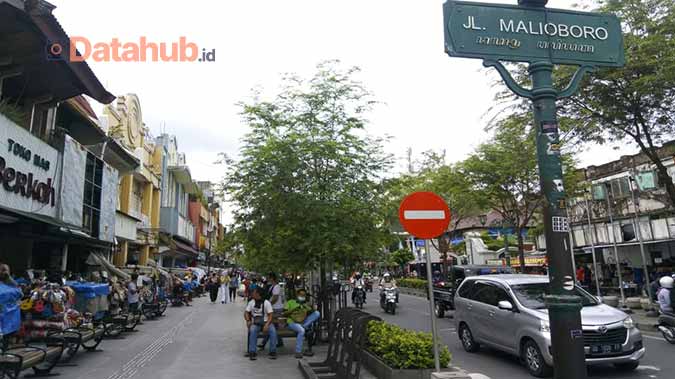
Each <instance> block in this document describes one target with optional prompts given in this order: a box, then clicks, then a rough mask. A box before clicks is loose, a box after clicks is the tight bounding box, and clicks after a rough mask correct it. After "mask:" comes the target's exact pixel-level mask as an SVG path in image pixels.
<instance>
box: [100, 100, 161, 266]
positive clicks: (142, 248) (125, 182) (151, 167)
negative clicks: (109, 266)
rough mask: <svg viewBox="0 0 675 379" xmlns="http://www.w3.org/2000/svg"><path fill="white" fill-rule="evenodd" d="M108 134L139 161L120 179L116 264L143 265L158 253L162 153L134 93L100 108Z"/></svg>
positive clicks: (114, 260)
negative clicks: (146, 123)
mask: <svg viewBox="0 0 675 379" xmlns="http://www.w3.org/2000/svg"><path fill="white" fill-rule="evenodd" d="M104 118H105V119H106V121H107V127H108V135H109V136H111V137H112V138H114V139H115V140H117V141H118V142H119V143H121V144H122V145H123V146H124V147H126V148H127V149H128V150H130V151H131V152H133V154H134V155H135V156H136V158H138V159H139V160H140V162H141V164H140V166H139V167H138V168H137V169H136V170H135V171H134V172H133V173H132V174H130V175H126V176H123V177H121V178H120V183H119V202H118V207H117V218H116V220H115V221H116V222H115V226H116V233H115V234H116V236H115V237H116V240H117V251H116V253H115V256H114V259H113V262H114V263H115V265H117V266H124V265H126V264H130V263H135V264H140V265H145V264H147V262H148V259H149V258H151V257H153V256H154V255H155V254H158V230H159V214H160V200H161V190H160V188H161V175H162V153H161V150H160V149H158V148H157V147H156V145H155V143H154V140H153V138H152V137H151V136H150V132H149V130H148V128H146V127H145V124H144V123H143V114H142V112H141V106H140V102H139V100H138V96H136V95H134V94H127V95H125V96H120V97H118V98H117V101H115V102H114V103H112V104H110V105H108V106H106V107H105V109H104Z"/></svg>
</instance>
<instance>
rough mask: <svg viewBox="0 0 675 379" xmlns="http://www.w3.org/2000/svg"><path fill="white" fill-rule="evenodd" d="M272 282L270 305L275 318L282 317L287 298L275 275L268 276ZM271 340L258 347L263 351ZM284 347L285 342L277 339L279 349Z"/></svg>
mask: <svg viewBox="0 0 675 379" xmlns="http://www.w3.org/2000/svg"><path fill="white" fill-rule="evenodd" d="M268 278H269V281H270V287H269V288H270V289H269V298H270V303H271V304H272V311H273V312H274V317H282V316H283V315H284V304H285V303H286V296H285V295H284V291H283V289H282V288H281V286H280V285H279V280H278V279H277V275H276V274H275V273H270V274H269V275H268ZM268 340H269V338H265V339H263V341H262V343H261V344H260V345H259V346H258V347H259V348H261V349H264V348H265V345H266V344H267V341H268ZM282 346H284V342H283V340H282V339H281V338H278V339H277V347H282Z"/></svg>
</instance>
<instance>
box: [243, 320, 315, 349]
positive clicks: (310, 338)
mask: <svg viewBox="0 0 675 379" xmlns="http://www.w3.org/2000/svg"><path fill="white" fill-rule="evenodd" d="M318 325H319V320H317V321H315V322H313V323H312V325H311V326H310V328H309V329H307V330H305V341H306V342H307V351H305V354H306V355H308V356H312V355H314V353H313V352H312V347H313V346H314V345H316V341H317V340H318V329H319V328H318ZM274 326H275V328H276V329H277V337H278V338H296V337H297V333H296V332H295V331H294V330H292V329H289V328H288V326H284V327H279V326H278V324H277V323H275V325H274ZM246 335H247V337H246V349H245V350H246V352H247V355H248V344H249V341H250V340H249V335H248V331H247V334H246ZM266 337H269V333H266V332H263V331H262V330H261V331H260V333H258V336H257V339H261V338H266Z"/></svg>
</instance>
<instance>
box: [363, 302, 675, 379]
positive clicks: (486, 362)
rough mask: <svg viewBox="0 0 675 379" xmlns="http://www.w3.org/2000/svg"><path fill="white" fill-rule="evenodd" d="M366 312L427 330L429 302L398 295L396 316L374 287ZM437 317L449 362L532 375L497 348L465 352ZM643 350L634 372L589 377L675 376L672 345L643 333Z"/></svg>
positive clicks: (502, 374) (500, 374)
mask: <svg viewBox="0 0 675 379" xmlns="http://www.w3.org/2000/svg"><path fill="white" fill-rule="evenodd" d="M364 309H365V310H366V311H368V312H370V313H372V314H374V315H376V316H378V317H381V318H382V319H384V320H386V321H387V322H390V323H393V324H396V325H399V326H401V327H404V328H408V329H414V330H420V331H426V332H428V331H430V330H431V326H430V325H431V321H430V319H429V302H428V301H427V300H426V299H423V298H419V297H414V296H407V295H400V301H399V307H398V309H397V313H396V315H390V314H387V313H385V312H384V311H383V310H382V309H381V308H380V306H379V299H378V293H377V290H376V291H375V292H373V293H368V303H367V304H366V306H365V308H364ZM437 320H438V323H437V325H438V330H439V333H440V336H441V340H442V341H443V343H445V344H446V345H448V348H449V349H450V352H451V353H452V364H453V365H455V366H459V367H461V368H463V369H464V370H466V371H468V372H472V373H481V374H484V375H487V376H488V377H490V378H492V379H520V378H532V377H531V376H530V375H529V373H528V372H527V370H526V369H525V367H523V366H522V365H521V364H520V362H519V361H518V359H517V358H515V357H512V356H510V355H508V354H504V353H501V352H498V351H494V350H489V349H485V348H482V349H481V350H480V351H479V352H478V353H467V352H466V351H464V349H463V348H462V344H461V343H460V341H459V338H458V337H457V332H456V330H455V325H454V322H453V320H452V319H451V318H450V316H447V315H446V317H445V318H444V319H437ZM643 340H644V345H645V347H646V348H647V353H646V355H645V357H644V358H643V360H642V361H641V362H640V363H641V364H640V367H638V369H637V370H636V371H634V372H630V373H625V372H619V371H617V370H615V369H614V368H613V367H612V366H607V367H604V366H600V367H594V368H591V369H590V371H589V377H590V378H612V379H624V378H626V379H627V378H631V379H637V378H645V379H647V378H650V379H652V378H663V379H672V378H674V377H675V345H671V344H669V343H668V342H666V341H665V340H664V339H663V338H661V337H660V336H659V335H656V334H653V333H649V334H648V333H643Z"/></svg>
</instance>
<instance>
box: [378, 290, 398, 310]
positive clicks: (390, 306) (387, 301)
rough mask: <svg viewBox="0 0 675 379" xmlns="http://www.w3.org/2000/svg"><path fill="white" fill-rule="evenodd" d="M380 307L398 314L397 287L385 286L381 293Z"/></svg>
mask: <svg viewBox="0 0 675 379" xmlns="http://www.w3.org/2000/svg"><path fill="white" fill-rule="evenodd" d="M380 307H382V309H384V311H385V312H387V313H391V314H396V289H395V288H383V289H382V292H381V294H380Z"/></svg>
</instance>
